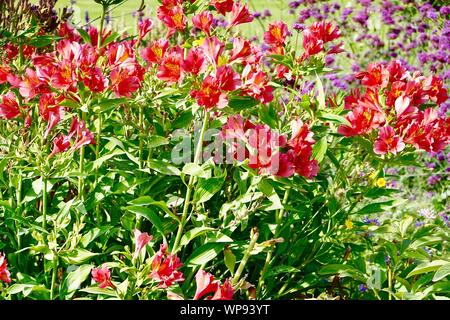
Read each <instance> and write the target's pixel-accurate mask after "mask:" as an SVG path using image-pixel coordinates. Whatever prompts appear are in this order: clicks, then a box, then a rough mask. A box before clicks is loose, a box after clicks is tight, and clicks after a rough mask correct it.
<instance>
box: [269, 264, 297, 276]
mask: <svg viewBox="0 0 450 320" xmlns="http://www.w3.org/2000/svg"><path fill="white" fill-rule="evenodd" d="M296 272H300V270H299V269H297V268H294V267H292V266H286V265H279V266H275V267H273V268H272V269H270V270H269V271H268V272H266V274H265V275H264V278H271V277H274V276H276V275H278V274H280V273H296Z"/></svg>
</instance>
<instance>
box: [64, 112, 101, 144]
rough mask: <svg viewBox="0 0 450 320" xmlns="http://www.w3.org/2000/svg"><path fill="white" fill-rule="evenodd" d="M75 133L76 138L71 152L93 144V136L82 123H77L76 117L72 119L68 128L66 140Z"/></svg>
mask: <svg viewBox="0 0 450 320" xmlns="http://www.w3.org/2000/svg"><path fill="white" fill-rule="evenodd" d="M75 133H76V136H77V138H76V141H75V143H74V145H73V146H72V150H77V149H79V148H81V147H82V146H85V145H88V144H95V139H94V134H93V133H92V132H91V131H89V130H88V129H87V128H86V124H85V123H84V121H83V120H81V121H79V120H78V118H77V117H74V118H73V120H72V125H71V126H70V131H69V135H68V137H67V138H68V139H70V138H71V137H72V136H73V135H75Z"/></svg>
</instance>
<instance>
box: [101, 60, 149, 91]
mask: <svg viewBox="0 0 450 320" xmlns="http://www.w3.org/2000/svg"><path fill="white" fill-rule="evenodd" d="M109 76H110V79H111V88H112V90H113V91H114V93H115V94H116V96H117V97H131V95H132V94H133V93H134V92H136V91H137V90H138V89H139V88H140V87H141V83H142V80H143V79H144V68H143V67H141V65H139V64H138V63H132V64H129V65H128V66H127V67H118V68H115V69H113V70H112V71H111V73H110V75H109Z"/></svg>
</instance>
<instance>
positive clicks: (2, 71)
mask: <svg viewBox="0 0 450 320" xmlns="http://www.w3.org/2000/svg"><path fill="white" fill-rule="evenodd" d="M10 74H11V68H10V67H9V66H8V65H2V64H0V84H3V83H6V82H8V76H9V75H10Z"/></svg>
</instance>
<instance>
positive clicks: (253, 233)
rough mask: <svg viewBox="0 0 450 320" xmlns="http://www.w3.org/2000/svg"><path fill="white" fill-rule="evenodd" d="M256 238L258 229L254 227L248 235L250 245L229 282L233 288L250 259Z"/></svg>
mask: <svg viewBox="0 0 450 320" xmlns="http://www.w3.org/2000/svg"><path fill="white" fill-rule="evenodd" d="M258 236H259V231H258V229H257V228H256V227H253V228H252V231H251V233H250V244H249V245H248V248H247V250H246V251H245V254H244V257H243V258H242V260H241V263H240V264H239V267H238V269H237V271H236V273H235V274H234V277H233V280H232V282H231V284H232V285H233V287H234V286H235V285H237V283H238V282H239V279H240V278H241V275H242V271H244V268H245V265H246V264H247V261H248V258H249V257H250V253H251V252H252V251H253V248H254V247H255V244H256V241H257V240H258Z"/></svg>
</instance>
